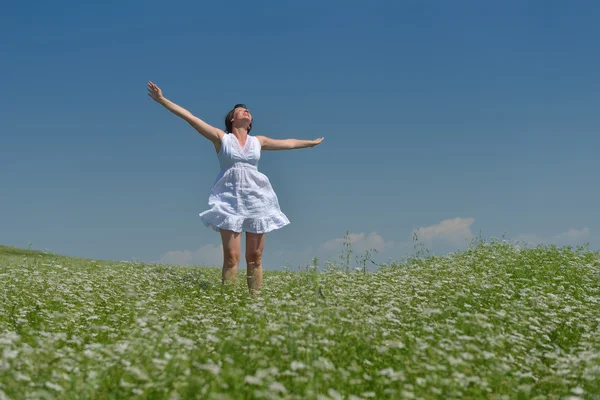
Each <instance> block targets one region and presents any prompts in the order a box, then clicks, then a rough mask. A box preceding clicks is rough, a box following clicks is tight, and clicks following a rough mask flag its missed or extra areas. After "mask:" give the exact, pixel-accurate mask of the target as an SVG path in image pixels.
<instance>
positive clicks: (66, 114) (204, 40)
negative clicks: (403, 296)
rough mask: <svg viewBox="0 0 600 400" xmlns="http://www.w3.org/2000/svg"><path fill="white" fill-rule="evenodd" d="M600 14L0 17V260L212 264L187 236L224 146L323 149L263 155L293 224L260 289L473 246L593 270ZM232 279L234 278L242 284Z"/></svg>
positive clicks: (201, 232) (534, 9)
mask: <svg viewBox="0 0 600 400" xmlns="http://www.w3.org/2000/svg"><path fill="white" fill-rule="evenodd" d="M599 20H600V3H598V2H595V1H578V2H564V1H562V2H558V1H527V2H523V1H506V2H480V1H452V2H431V1H427V2H422V1H400V2H397V1H393V2H392V1H386V2H384V1H381V2H379V1H370V2H353V1H344V2H338V1H331V2H328V1H319V2H315V1H302V2H279V1H264V2H238V1H228V2H216V1H215V2H198V1H195V2H186V3H182V2H177V3H168V2H165V1H160V2H131V1H119V2H114V1H109V2H94V3H89V2H80V1H78V2H59V3H56V2H53V3H47V2H41V1H38V2H34V3H31V2H25V3H23V2H21V3H19V2H11V3H9V4H6V5H5V6H3V8H2V15H1V16H0V22H1V23H0V35H1V37H2V40H1V41H0V50H1V53H0V54H1V58H2V61H1V62H0V77H1V78H0V80H1V82H2V85H1V88H2V96H0V135H1V142H0V191H1V192H0V244H5V245H12V246H18V247H27V245H28V243H29V242H31V243H32V248H35V249H49V250H51V251H54V252H57V253H62V254H68V255H73V256H82V257H91V258H100V259H111V260H131V259H134V258H135V259H138V260H143V261H156V260H163V261H166V262H178V263H182V264H185V263H203V264H218V263H220V259H221V258H220V257H221V253H220V249H219V247H218V246H219V245H220V238H219V236H218V234H217V233H215V232H214V231H212V230H210V229H208V228H206V227H205V226H204V225H203V224H202V222H201V220H200V218H199V216H198V214H199V213H200V212H202V211H203V210H205V209H206V208H207V200H208V193H209V191H210V187H211V185H212V183H213V182H214V179H215V177H216V174H217V173H218V162H217V158H216V155H215V153H214V149H213V148H212V145H211V144H210V142H208V141H207V140H206V139H204V138H203V137H202V136H200V135H198V134H197V133H196V132H195V131H194V130H193V129H192V128H191V127H189V126H188V125H187V124H186V123H185V122H183V121H182V120H180V119H178V118H177V117H175V116H173V115H172V114H170V113H169V112H168V111H166V110H165V109H163V108H162V107H160V106H159V105H158V104H156V103H154V102H152V100H151V99H150V98H148V97H147V95H146V84H147V82H148V80H152V81H154V82H155V83H157V84H158V85H159V86H160V87H161V88H162V89H163V92H164V94H165V96H166V97H168V98H169V99H171V100H173V101H175V102H176V103H178V104H180V105H182V106H184V107H186V108H188V109H189V110H190V111H192V112H193V113H195V114H196V115H197V116H199V117H200V118H202V119H204V120H205V121H207V122H208V123H211V124H213V125H216V126H219V127H221V128H223V126H222V124H223V117H224V115H225V114H226V112H227V111H228V110H229V109H230V108H231V106H233V105H234V104H236V103H246V104H248V106H249V107H250V109H251V110H252V112H253V115H254V118H255V121H254V124H253V131H252V133H253V134H257V135H258V134H262V135H267V136H271V137H274V138H290V137H293V138H301V139H312V138H316V137H320V136H324V137H325V141H324V142H323V143H322V144H321V145H320V146H318V147H316V148H312V149H303V150H295V151H291V152H285V151H282V152H263V154H262V159H261V162H260V165H259V168H260V170H261V171H262V172H264V173H265V174H267V176H269V178H270V179H271V182H272V184H273V186H274V188H275V190H276V192H277V194H278V196H279V201H280V205H281V208H282V210H283V211H284V212H285V213H286V215H288V217H289V219H290V220H291V224H290V225H288V226H286V227H285V228H283V229H281V230H280V231H276V232H273V233H270V234H268V235H267V241H266V248H265V255H264V260H265V261H264V267H265V269H275V268H278V267H279V266H280V265H282V264H283V263H284V262H285V261H289V263H290V265H291V266H296V265H298V264H303V263H308V262H309V261H310V259H311V257H313V256H319V257H320V258H321V259H322V260H326V259H327V258H332V259H334V258H336V257H337V255H338V254H339V253H340V249H341V246H340V241H339V240H338V239H340V238H342V237H343V236H344V234H345V232H346V231H349V232H350V233H351V237H352V240H353V241H354V243H355V248H356V249H357V250H358V251H362V250H364V249H365V248H368V247H374V248H378V249H379V250H380V252H379V253H378V254H377V255H376V257H375V260H376V261H377V262H384V261H386V260H387V259H389V258H392V259H399V258H402V257H403V256H405V255H406V254H407V253H412V252H413V243H412V242H411V237H412V233H413V231H415V230H417V229H419V231H418V234H420V235H421V237H422V238H423V240H424V241H426V242H427V245H428V246H429V248H430V249H432V251H434V252H438V253H443V252H447V251H452V250H454V249H459V248H465V246H466V243H467V241H465V238H466V239H468V238H469V237H471V236H472V235H475V236H477V235H478V234H479V233H481V235H482V236H483V237H484V238H489V237H492V236H494V237H500V236H502V234H503V233H506V237H507V238H509V239H515V240H517V239H526V240H528V242H530V243H532V244H536V243H557V244H572V245H577V244H582V243H585V242H589V243H590V245H591V247H592V248H594V249H598V248H600V211H598V210H599V208H598V207H599V206H598V205H599V204H600V185H599V184H598V181H599V179H598V173H599V172H600V157H599V156H598V149H599V148H600V112H599V108H600V72H599V71H600V53H599V52H598V39H599V38H600V24H598V21H599ZM241 267H242V268H244V267H245V265H244V264H242V265H241Z"/></svg>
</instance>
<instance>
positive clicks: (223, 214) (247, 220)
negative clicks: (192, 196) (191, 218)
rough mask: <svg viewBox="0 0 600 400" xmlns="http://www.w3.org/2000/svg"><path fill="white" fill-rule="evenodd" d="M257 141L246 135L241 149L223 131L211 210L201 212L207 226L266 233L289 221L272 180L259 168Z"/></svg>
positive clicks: (211, 192) (228, 134)
mask: <svg viewBox="0 0 600 400" xmlns="http://www.w3.org/2000/svg"><path fill="white" fill-rule="evenodd" d="M260 150H261V146H260V142H259V141H258V139H257V138H256V137H254V136H251V135H248V136H247V139H246V144H245V145H244V148H242V147H241V146H240V142H239V141H238V139H237V137H235V135H233V134H232V133H226V134H225V135H224V136H223V139H222V141H221V150H220V151H219V153H218V154H217V157H218V159H219V165H220V166H221V171H220V172H219V174H218V175H217V179H216V180H215V183H214V185H213V187H212V189H211V191H210V195H209V197H208V205H209V206H210V209H208V210H206V211H204V212H202V213H200V218H202V222H204V225H206V226H207V227H210V228H212V229H214V230H215V231H217V232H218V231H219V229H226V230H230V231H234V232H242V231H246V232H252V233H266V232H270V231H272V230H275V229H279V228H282V227H284V226H286V225H288V224H289V223H290V221H289V220H288V218H287V217H286V216H285V214H284V213H283V212H281V210H280V208H279V201H278V199H277V195H276V194H275V191H274V190H273V188H272V187H271V182H269V178H267V176H266V175H264V174H263V173H261V172H259V171H258V161H259V160H260Z"/></svg>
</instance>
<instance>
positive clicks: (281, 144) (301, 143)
mask: <svg viewBox="0 0 600 400" xmlns="http://www.w3.org/2000/svg"><path fill="white" fill-rule="evenodd" d="M256 138H257V139H258V141H259V142H260V146H261V147H262V149H263V150H293V149H303V148H305V147H314V146H316V145H318V144H319V143H321V142H322V141H323V139H324V138H318V139H315V140H300V139H281V140H280V139H271V138H269V137H266V136H256Z"/></svg>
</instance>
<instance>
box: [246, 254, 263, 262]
mask: <svg viewBox="0 0 600 400" xmlns="http://www.w3.org/2000/svg"><path fill="white" fill-rule="evenodd" d="M246 262H247V263H248V264H254V265H260V264H261V263H262V250H251V251H247V252H246Z"/></svg>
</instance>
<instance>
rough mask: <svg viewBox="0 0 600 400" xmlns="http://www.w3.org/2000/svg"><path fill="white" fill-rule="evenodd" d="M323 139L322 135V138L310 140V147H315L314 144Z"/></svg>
mask: <svg viewBox="0 0 600 400" xmlns="http://www.w3.org/2000/svg"><path fill="white" fill-rule="evenodd" d="M323 139H325V138H324V137H322V138H318V139H315V140H313V141H312V142H311V146H310V147H315V146H316V145H318V144H319V143H321V142H322V141H323Z"/></svg>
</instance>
